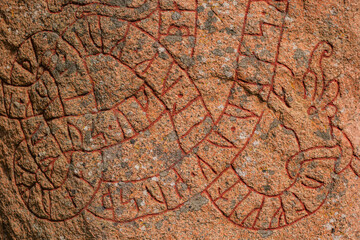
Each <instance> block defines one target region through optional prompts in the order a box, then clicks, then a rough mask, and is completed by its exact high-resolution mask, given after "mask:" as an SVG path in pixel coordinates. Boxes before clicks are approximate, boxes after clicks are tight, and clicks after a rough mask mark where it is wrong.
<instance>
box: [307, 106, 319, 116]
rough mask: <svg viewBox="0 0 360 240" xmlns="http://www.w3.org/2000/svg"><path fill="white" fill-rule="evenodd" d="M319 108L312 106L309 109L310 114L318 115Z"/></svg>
mask: <svg viewBox="0 0 360 240" xmlns="http://www.w3.org/2000/svg"><path fill="white" fill-rule="evenodd" d="M317 111H318V110H317V108H316V107H314V106H311V107H309V109H308V111H307V112H308V114H309V115H314V114H316V113H317Z"/></svg>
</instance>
